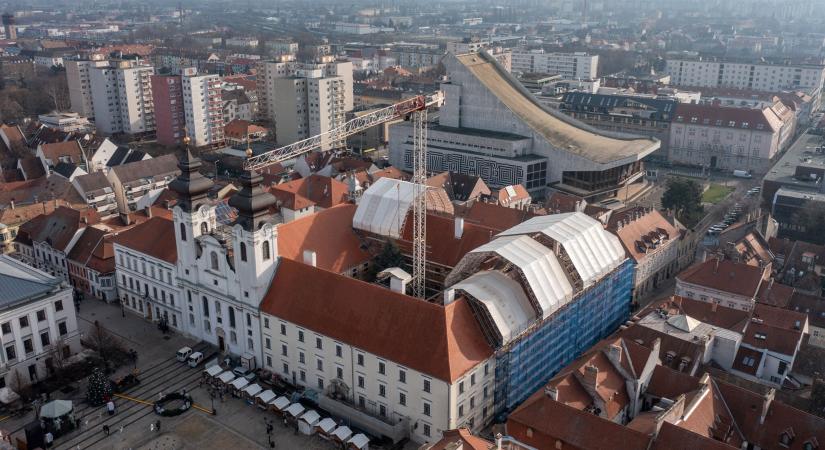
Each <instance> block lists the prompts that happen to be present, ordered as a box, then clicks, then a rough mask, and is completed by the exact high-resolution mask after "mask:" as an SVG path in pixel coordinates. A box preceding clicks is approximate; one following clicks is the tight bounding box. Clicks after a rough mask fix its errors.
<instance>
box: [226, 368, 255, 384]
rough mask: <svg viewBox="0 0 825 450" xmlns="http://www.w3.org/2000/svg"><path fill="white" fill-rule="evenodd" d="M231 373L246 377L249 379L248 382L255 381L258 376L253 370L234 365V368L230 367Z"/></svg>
mask: <svg viewBox="0 0 825 450" xmlns="http://www.w3.org/2000/svg"><path fill="white" fill-rule="evenodd" d="M232 373H234V374H235V376H237V377H244V378H246V380H247V381H249V382H250V383H251V382H253V381H255V380H256V379H257V378H258V376H257V375H255V372H253V371H251V370H249V369H247V368H246V367H244V366H238V367H235V368H234V369H232Z"/></svg>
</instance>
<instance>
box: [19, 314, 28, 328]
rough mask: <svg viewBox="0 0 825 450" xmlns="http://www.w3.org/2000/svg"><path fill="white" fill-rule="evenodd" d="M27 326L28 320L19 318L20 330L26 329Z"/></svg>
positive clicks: (24, 317)
mask: <svg viewBox="0 0 825 450" xmlns="http://www.w3.org/2000/svg"><path fill="white" fill-rule="evenodd" d="M27 326H29V318H28V317H26V316H23V317H21V318H20V328H26V327H27Z"/></svg>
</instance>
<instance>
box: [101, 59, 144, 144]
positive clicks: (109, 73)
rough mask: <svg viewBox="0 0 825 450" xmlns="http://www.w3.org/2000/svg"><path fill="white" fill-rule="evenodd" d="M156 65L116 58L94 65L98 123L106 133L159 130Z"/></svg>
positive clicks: (139, 132)
mask: <svg viewBox="0 0 825 450" xmlns="http://www.w3.org/2000/svg"><path fill="white" fill-rule="evenodd" d="M154 73H155V68H154V67H152V66H146V65H140V64H138V63H136V62H135V61H113V62H112V63H111V64H110V65H107V66H104V67H92V68H91V70H90V73H89V83H90V85H91V89H92V106H93V108H94V113H95V126H97V129H98V131H100V132H101V133H104V134H114V133H126V134H144V133H150V132H154V131H155V107H154V103H153V101H152V85H151V80H150V77H151V76H152V75H153V74H154Z"/></svg>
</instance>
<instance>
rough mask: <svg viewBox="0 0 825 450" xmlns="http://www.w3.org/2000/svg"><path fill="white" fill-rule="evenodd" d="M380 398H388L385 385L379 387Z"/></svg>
mask: <svg viewBox="0 0 825 450" xmlns="http://www.w3.org/2000/svg"><path fill="white" fill-rule="evenodd" d="M378 396H379V397H386V396H387V386H384V385H383V384H379V385H378Z"/></svg>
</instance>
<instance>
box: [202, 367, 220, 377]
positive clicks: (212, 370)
mask: <svg viewBox="0 0 825 450" xmlns="http://www.w3.org/2000/svg"><path fill="white" fill-rule="evenodd" d="M221 372H223V369H221V366H212V367H209V368H207V369H206V370H204V373H206V374H207V375H209V376H210V377H214V376H217V375H218V374H219V373H221Z"/></svg>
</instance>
